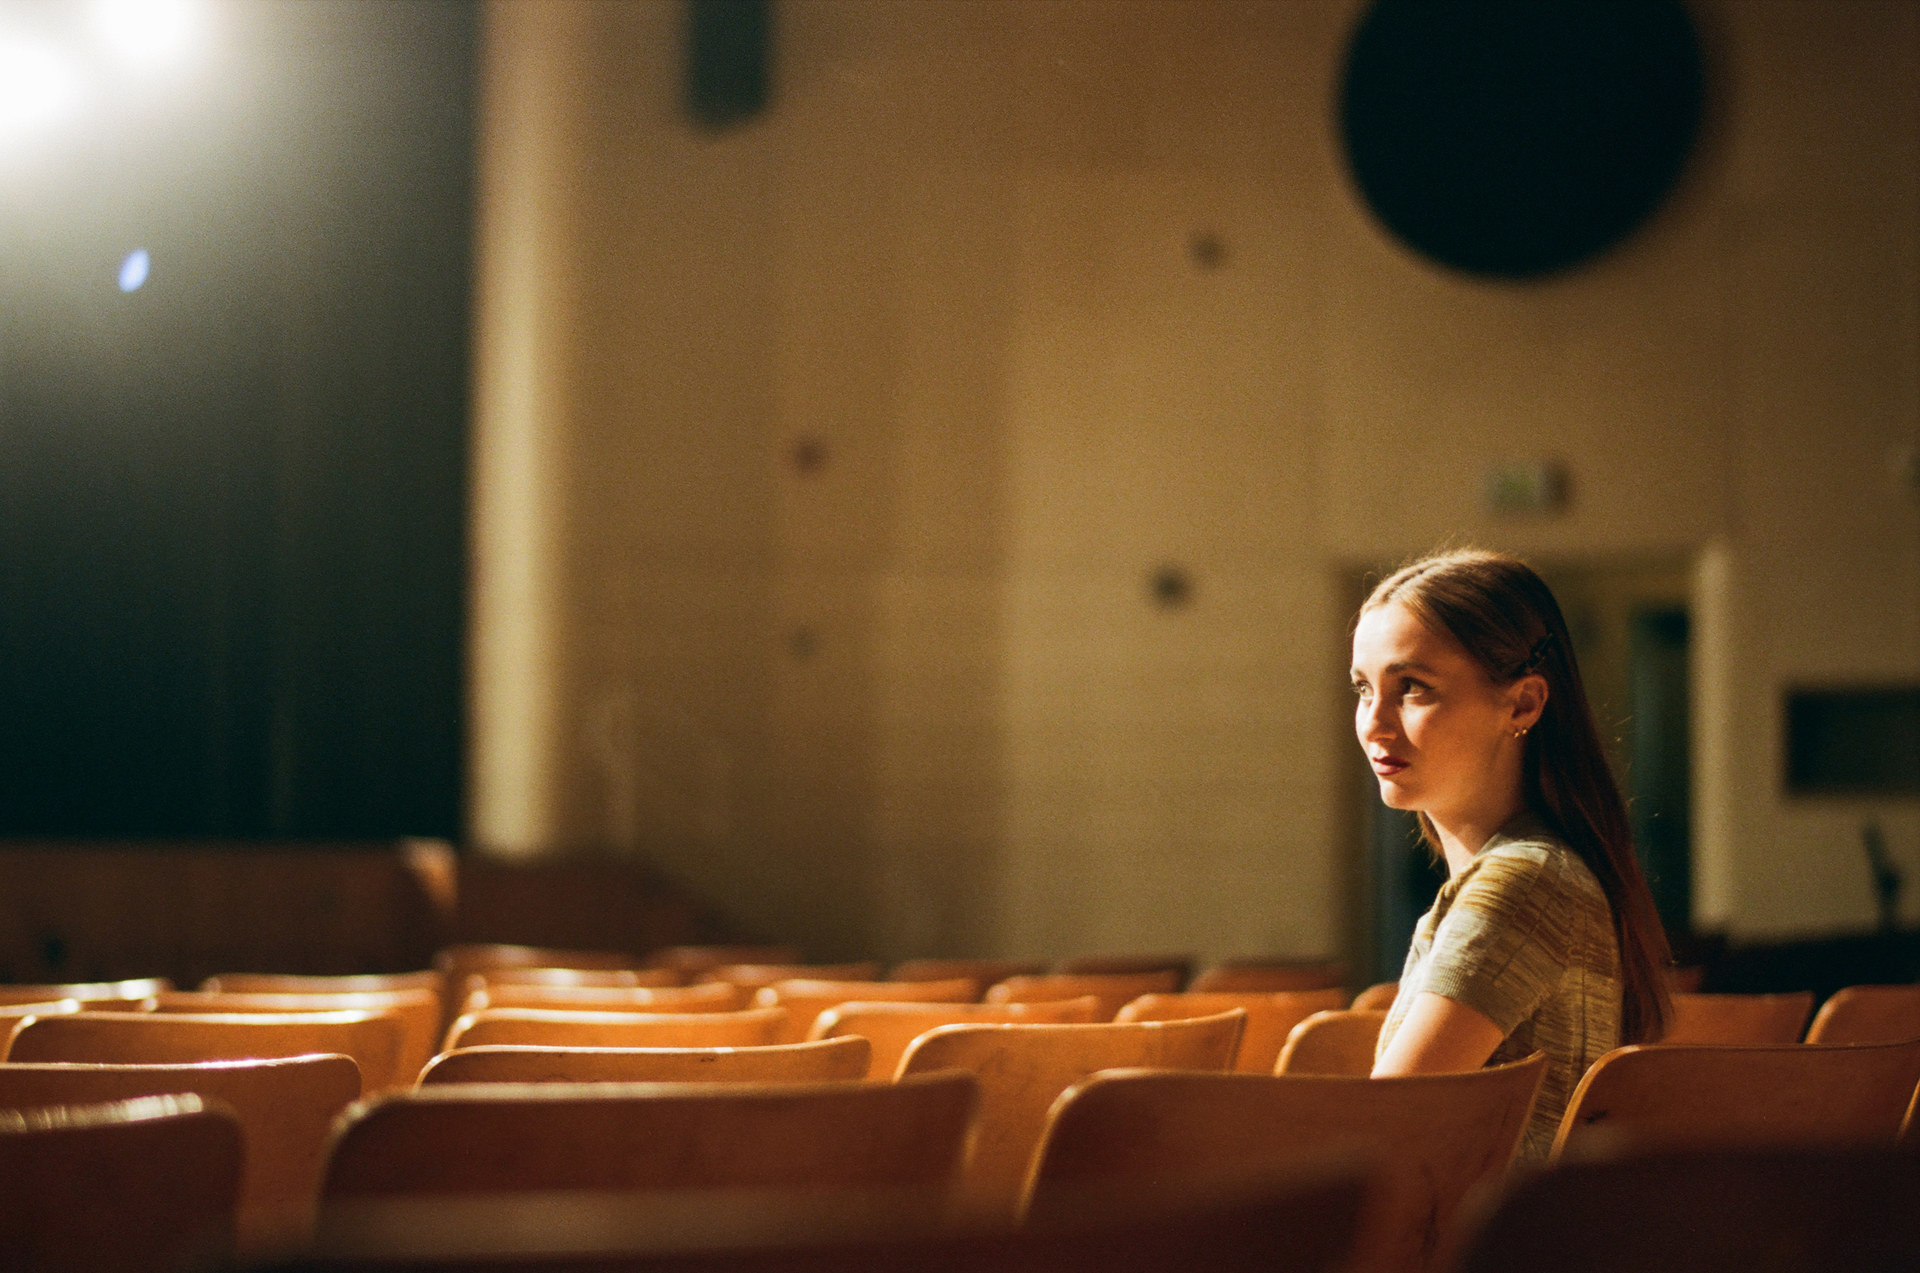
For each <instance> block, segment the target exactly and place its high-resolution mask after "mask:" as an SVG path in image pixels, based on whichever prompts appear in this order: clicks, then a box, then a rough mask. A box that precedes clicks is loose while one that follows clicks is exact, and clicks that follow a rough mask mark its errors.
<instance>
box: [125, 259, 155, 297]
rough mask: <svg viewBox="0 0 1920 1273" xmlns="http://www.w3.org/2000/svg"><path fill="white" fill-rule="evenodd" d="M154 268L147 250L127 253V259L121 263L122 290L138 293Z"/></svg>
mask: <svg viewBox="0 0 1920 1273" xmlns="http://www.w3.org/2000/svg"><path fill="white" fill-rule="evenodd" d="M152 268H153V261H152V259H151V258H149V257H148V256H147V250H146V249H145V248H135V249H134V250H133V251H131V252H129V253H127V259H126V260H124V261H122V262H120V290H121V291H123V292H137V291H139V290H140V285H141V284H142V283H145V282H146V281H147V274H148V273H149V272H150V271H151V270H152Z"/></svg>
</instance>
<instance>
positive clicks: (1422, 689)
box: [1400, 681, 1429, 696]
mask: <svg viewBox="0 0 1920 1273" xmlns="http://www.w3.org/2000/svg"><path fill="white" fill-rule="evenodd" d="M1428 689H1429V686H1428V685H1427V683H1426V682H1425V681H1405V682H1402V684H1401V686H1400V693H1401V694H1402V696H1406V695H1414V694H1425V693H1426V692H1427V691H1428Z"/></svg>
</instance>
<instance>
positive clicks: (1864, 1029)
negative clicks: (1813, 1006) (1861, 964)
mask: <svg viewBox="0 0 1920 1273" xmlns="http://www.w3.org/2000/svg"><path fill="white" fill-rule="evenodd" d="M1907 1039H1920V985H1914V986H1847V987H1845V988H1844V989H1841V990H1838V991H1835V992H1834V994H1833V996H1832V997H1831V998H1829V999H1828V1000H1827V1001H1826V1002H1825V1003H1823V1004H1821V1005H1820V1011H1819V1012H1817V1013H1815V1014H1814V1018H1813V1024H1812V1025H1810V1026H1808V1027H1807V1042H1808V1043H1900V1042H1904V1041H1905V1040H1907Z"/></svg>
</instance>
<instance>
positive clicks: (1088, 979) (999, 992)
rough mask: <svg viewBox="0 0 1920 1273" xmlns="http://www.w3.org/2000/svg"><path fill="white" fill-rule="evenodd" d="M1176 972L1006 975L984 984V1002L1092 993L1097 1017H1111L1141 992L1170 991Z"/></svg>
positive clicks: (1029, 1000) (1176, 984) (1032, 1000)
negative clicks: (1096, 1008)
mask: <svg viewBox="0 0 1920 1273" xmlns="http://www.w3.org/2000/svg"><path fill="white" fill-rule="evenodd" d="M1180 980H1181V978H1180V974H1179V973H1177V972H1174V971H1172V970H1170V969H1160V970H1158V971H1154V972H1085V973H1078V972H1043V973H1035V974H1032V975H1031V976H1023V977H1008V978H1007V979H1006V980H1004V981H998V982H995V983H994V984H993V985H991V986H989V987H987V993H986V1002H988V1003H1039V1002H1041V1001H1043V1000H1047V999H1078V998H1080V997H1081V996H1082V995H1092V996H1093V997H1094V999H1095V1000H1097V1001H1098V1002H1099V1004H1100V1008H1099V1014H1100V1020H1102V1021H1112V1020H1113V1016H1114V1014H1115V1013H1116V1012H1118V1011H1120V1009H1121V1008H1123V1007H1124V1006H1126V1005H1127V1004H1128V1003H1129V1002H1131V1001H1132V1000H1135V999H1138V998H1139V997H1140V996H1141V995H1159V994H1170V993H1172V992H1173V991H1175V990H1178V989H1179V988H1180Z"/></svg>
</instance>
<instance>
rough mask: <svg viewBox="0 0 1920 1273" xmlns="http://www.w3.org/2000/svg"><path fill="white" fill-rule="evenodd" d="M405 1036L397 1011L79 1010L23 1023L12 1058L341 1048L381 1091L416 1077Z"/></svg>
mask: <svg viewBox="0 0 1920 1273" xmlns="http://www.w3.org/2000/svg"><path fill="white" fill-rule="evenodd" d="M404 1040H405V1030H404V1027H403V1025H402V1023H401V1020H400V1018H399V1017H398V1016H396V1015H394V1014H392V1013H390V1012H364V1011H356V1012H302V1013H291V1012H289V1013H264V1012H227V1013H207V1014H201V1013H187V1012H76V1013H73V1014H71V1015H68V1016H57V1017H29V1018H28V1019H26V1020H25V1021H23V1022H21V1023H20V1025H19V1026H18V1027H16V1028H15V1030H14V1033H13V1041H12V1044H11V1046H10V1047H9V1048H8V1050H7V1055H6V1059H7V1060H9V1061H93V1062H107V1063H109V1064H122V1065H177V1064H181V1063H185V1062H192V1061H246V1060H261V1059H266V1058H271V1057H280V1056H308V1055H312V1054H314V1053H320V1052H338V1053H341V1054H343V1055H345V1056H350V1057H352V1058H353V1062H354V1064H355V1065H357V1066H359V1067H360V1084H361V1088H362V1089H363V1090H364V1091H367V1092H379V1091H384V1090H386V1089H389V1088H393V1087H399V1086H404V1085H406V1084H408V1083H411V1082H412V1080H413V1076H412V1075H403V1074H402V1073H401V1063H402V1052H401V1048H402V1046H403V1043H404Z"/></svg>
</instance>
